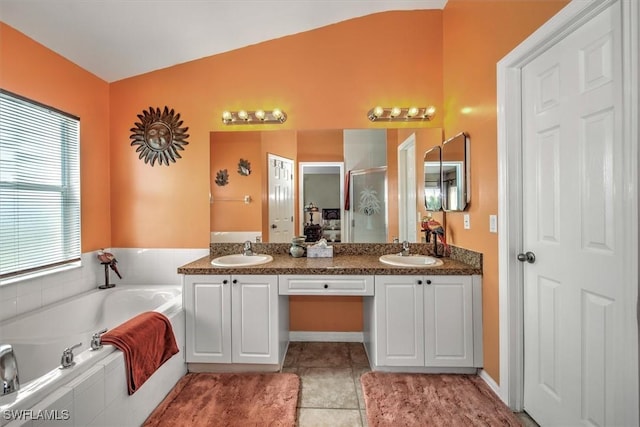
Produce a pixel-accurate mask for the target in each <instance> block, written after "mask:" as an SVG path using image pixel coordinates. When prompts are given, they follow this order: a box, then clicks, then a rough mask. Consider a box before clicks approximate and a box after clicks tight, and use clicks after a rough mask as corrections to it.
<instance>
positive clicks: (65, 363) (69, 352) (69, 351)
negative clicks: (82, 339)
mask: <svg viewBox="0 0 640 427" xmlns="http://www.w3.org/2000/svg"><path fill="white" fill-rule="evenodd" d="M81 345H82V343H78V344H76V345H73V346H71V347H67V348H65V349H64V351H63V352H62V357H61V358H60V369H67V368H70V367H72V366H73V365H75V364H76V362H74V361H73V349H74V348H78V347H80V346H81Z"/></svg>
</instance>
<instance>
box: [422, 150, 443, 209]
mask: <svg viewBox="0 0 640 427" xmlns="http://www.w3.org/2000/svg"><path fill="white" fill-rule="evenodd" d="M424 207H425V209H426V210H427V211H440V210H442V148H441V147H440V146H439V145H437V146H435V147H433V148H431V149H429V150H427V152H426V153H424Z"/></svg>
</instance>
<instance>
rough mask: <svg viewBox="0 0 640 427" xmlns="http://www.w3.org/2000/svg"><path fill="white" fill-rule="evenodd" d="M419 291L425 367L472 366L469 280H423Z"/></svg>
mask: <svg viewBox="0 0 640 427" xmlns="http://www.w3.org/2000/svg"><path fill="white" fill-rule="evenodd" d="M423 287H424V336H425V346H424V347H425V365H426V366H460V367H472V366H474V360H473V283H472V280H471V276H427V277H425V279H424V280H423Z"/></svg>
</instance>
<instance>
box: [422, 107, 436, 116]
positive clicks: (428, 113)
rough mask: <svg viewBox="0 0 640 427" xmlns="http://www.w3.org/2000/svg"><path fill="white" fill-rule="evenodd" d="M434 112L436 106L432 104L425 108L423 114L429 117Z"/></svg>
mask: <svg viewBox="0 0 640 427" xmlns="http://www.w3.org/2000/svg"><path fill="white" fill-rule="evenodd" d="M435 113H436V107H434V106H433V105H432V106H430V107H427V110H426V111H425V112H424V114H425V116H427V117H431V116H433V115H434V114H435Z"/></svg>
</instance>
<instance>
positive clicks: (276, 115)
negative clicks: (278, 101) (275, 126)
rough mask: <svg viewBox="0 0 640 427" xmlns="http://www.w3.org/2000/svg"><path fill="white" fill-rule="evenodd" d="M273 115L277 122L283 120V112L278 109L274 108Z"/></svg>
mask: <svg viewBox="0 0 640 427" xmlns="http://www.w3.org/2000/svg"><path fill="white" fill-rule="evenodd" d="M271 114H272V115H273V117H274V118H275V119H276V120H280V119H281V118H282V111H280V109H278V108H274V109H273V111H272V112H271Z"/></svg>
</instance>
